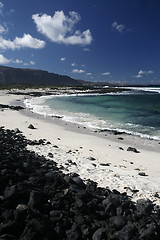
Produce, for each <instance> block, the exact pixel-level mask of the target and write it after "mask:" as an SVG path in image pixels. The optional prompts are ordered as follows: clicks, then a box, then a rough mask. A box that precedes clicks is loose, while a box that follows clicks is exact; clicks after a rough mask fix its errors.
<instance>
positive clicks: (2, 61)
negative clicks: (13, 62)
mask: <svg viewBox="0 0 160 240" xmlns="http://www.w3.org/2000/svg"><path fill="white" fill-rule="evenodd" d="M9 62H10V60H9V59H7V58H6V57H4V56H3V55H2V54H0V64H6V63H9Z"/></svg>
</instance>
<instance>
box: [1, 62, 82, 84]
mask: <svg viewBox="0 0 160 240" xmlns="http://www.w3.org/2000/svg"><path fill="white" fill-rule="evenodd" d="M7 85H13V86H14V85H20V86H82V85H83V84H82V82H80V81H78V80H75V79H73V78H71V77H68V76H65V75H58V74H55V73H49V72H47V71H43V70H36V69H21V68H12V67H5V66H0V86H7Z"/></svg>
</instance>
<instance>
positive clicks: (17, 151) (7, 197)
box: [0, 127, 160, 240]
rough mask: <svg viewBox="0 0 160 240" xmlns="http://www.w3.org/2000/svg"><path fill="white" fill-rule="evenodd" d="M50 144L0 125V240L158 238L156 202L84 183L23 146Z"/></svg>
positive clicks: (159, 213) (159, 223)
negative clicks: (133, 197) (133, 198)
mask: <svg viewBox="0 0 160 240" xmlns="http://www.w3.org/2000/svg"><path fill="white" fill-rule="evenodd" d="M49 144H50V142H47V140H45V139H40V140H39V141H31V140H27V139H26V138H25V137H24V136H23V135H22V134H21V133H20V131H19V130H18V129H16V130H12V131H11V130H5V129H4V128H3V127H1V128H0V183H1V184H0V240H18V239H20V240H35V239H36V240H52V239H54V240H55V239H56V240H60V239H68V240H69V239H73V240H83V239H88V240H89V239H93V240H102V239H103V240H104V239H108V240H111V239H112V240H113V239H114V240H116V239H117V240H118V239H119V240H138V239H142V240H143V239H146V240H147V239H148V240H149V239H154V240H159V239H160V209H159V207H158V206H156V205H154V204H153V202H151V201H149V200H144V199H140V200H138V201H137V203H134V202H133V201H132V200H131V198H129V197H128V196H127V195H126V194H125V193H119V192H118V191H117V190H112V191H111V190H109V189H108V188H100V187H97V184H96V183H95V182H93V181H89V180H88V181H87V182H85V183H84V181H83V180H82V179H81V178H80V177H79V175H78V174H75V173H69V174H64V173H62V172H61V171H60V169H58V167H57V165H56V163H55V162H54V161H52V160H48V159H46V158H44V157H43V156H39V155H37V154H35V153H34V152H32V151H28V150H27V148H26V147H27V145H49ZM53 154H54V152H53Z"/></svg>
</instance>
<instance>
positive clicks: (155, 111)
mask: <svg viewBox="0 0 160 240" xmlns="http://www.w3.org/2000/svg"><path fill="white" fill-rule="evenodd" d="M129 89H130V88H129ZM25 104H26V106H27V107H29V108H30V109H32V111H33V112H35V113H38V114H41V115H44V116H60V117H62V119H63V120H64V121H67V122H73V123H78V124H81V125H83V126H85V127H89V128H92V129H98V130H116V131H119V132H125V133H128V134H132V135H138V136H140V137H142V138H150V139H155V140H160V87H154V88H153V87H150V88H144V87H143V88H139V87H137V88H136V87H134V88H132V90H131V91H130V90H129V91H127V92H125V93H124V92H123V93H109V94H105V95H98V94H76V95H58V96H47V97H46V96H43V97H38V98H32V99H29V100H28V99H27V100H26V101H25Z"/></svg>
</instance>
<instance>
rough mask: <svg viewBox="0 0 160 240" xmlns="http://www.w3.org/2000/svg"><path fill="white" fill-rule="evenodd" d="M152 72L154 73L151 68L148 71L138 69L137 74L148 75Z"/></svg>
mask: <svg viewBox="0 0 160 240" xmlns="http://www.w3.org/2000/svg"><path fill="white" fill-rule="evenodd" d="M152 73H154V72H153V71H151V70H149V71H143V70H140V71H139V72H138V74H140V75H143V74H146V75H148V74H152Z"/></svg>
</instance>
